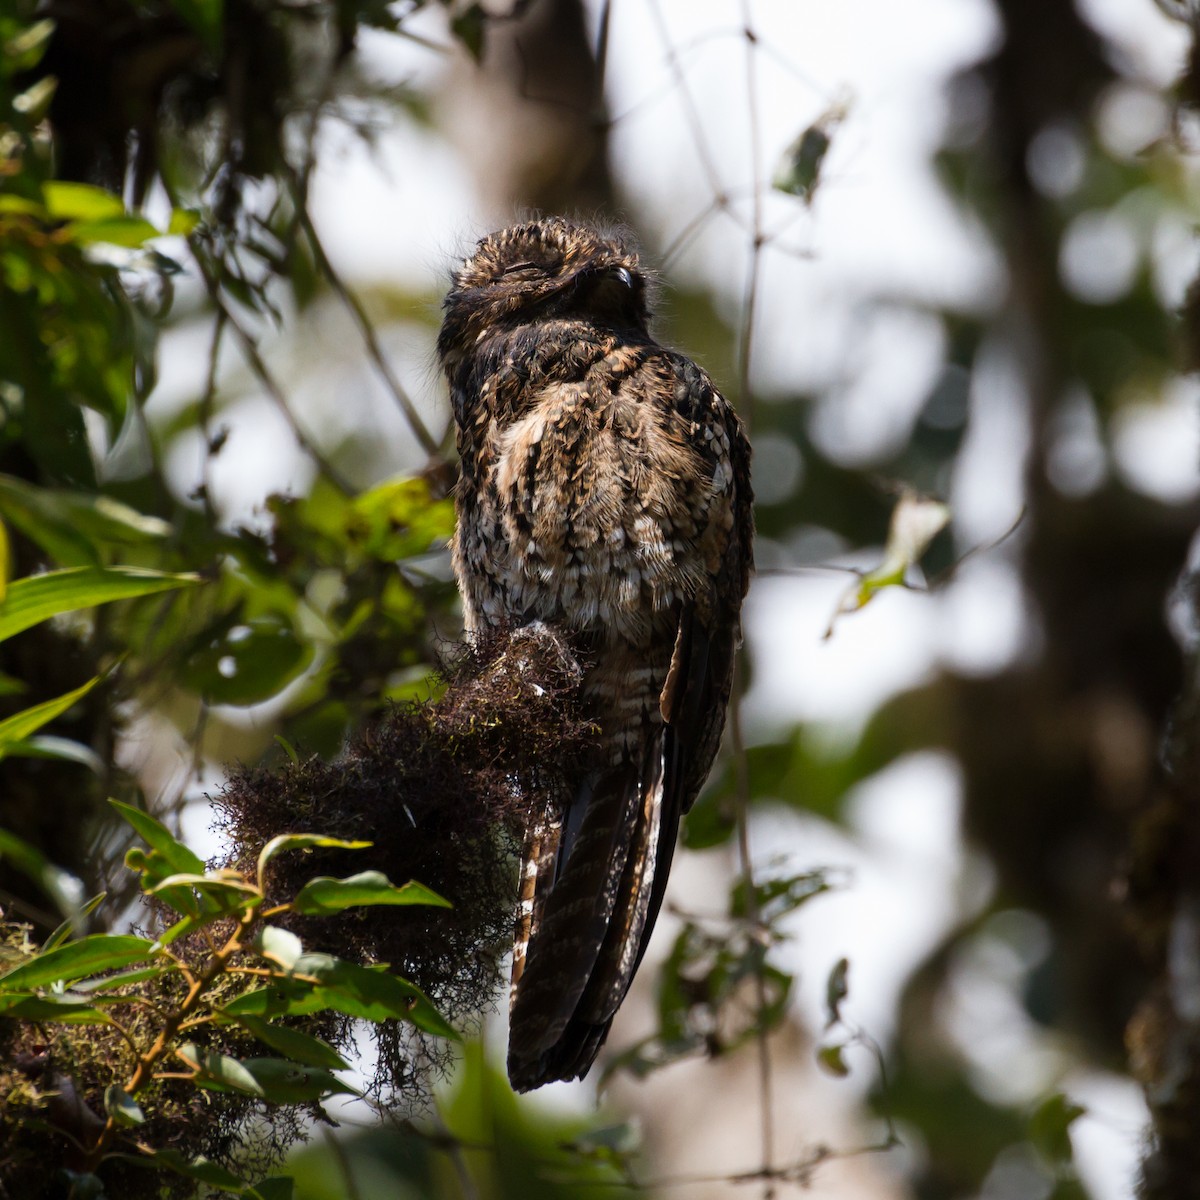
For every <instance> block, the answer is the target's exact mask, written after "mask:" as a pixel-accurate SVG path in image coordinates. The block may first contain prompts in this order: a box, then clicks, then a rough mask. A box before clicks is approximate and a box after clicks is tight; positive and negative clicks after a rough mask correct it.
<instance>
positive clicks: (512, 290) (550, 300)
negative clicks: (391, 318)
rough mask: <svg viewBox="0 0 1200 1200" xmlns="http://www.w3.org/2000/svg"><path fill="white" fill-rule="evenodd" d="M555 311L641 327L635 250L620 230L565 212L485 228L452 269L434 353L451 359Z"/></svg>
mask: <svg viewBox="0 0 1200 1200" xmlns="http://www.w3.org/2000/svg"><path fill="white" fill-rule="evenodd" d="M554 318H575V319H582V320H589V321H593V322H597V323H605V324H610V325H615V326H617V327H619V328H633V329H638V330H644V329H645V327H646V321H647V310H646V278H645V275H644V274H643V272H642V270H641V265H640V263H639V261H638V256H637V252H636V251H635V250H633V248H632V247H631V246H629V245H628V244H627V243H626V242H625V241H624V240H623V239H622V238H620V237H619V236H615V235H612V234H606V233H601V232H600V231H598V230H596V229H594V228H592V227H591V226H589V225H584V224H580V223H578V222H574V221H568V220H566V219H565V218H563V217H542V218H539V219H538V220H536V221H528V222H525V223H524V224H520V225H511V226H509V227H508V228H507V229H501V230H499V231H498V232H496V233H492V234H489V235H488V236H487V237H485V238H482V239H480V241H479V243H478V245H476V247H475V252H474V253H473V254H472V255H471V256H470V257H469V258H467V259H466V260H465V261H464V262H463V264H462V265H461V266H460V267H459V269H458V270H457V271H455V273H454V280H453V285H452V287H451V289H450V292H449V294H448V295H447V296H446V302H445V319H444V321H443V324H442V332H441V336H440V337H439V338H438V353H439V355H440V356H441V358H442V361H443V363H445V364H446V365H447V366H449V365H451V364H452V363H453V362H454V361H455V360H456V359H460V358H462V357H463V356H464V355H465V354H467V353H468V352H469V351H470V349H471V348H472V347H473V346H474V345H475V344H476V343H477V342H478V341H479V340H480V339H481V338H482V337H484V336H486V335H487V334H488V333H490V332H493V331H499V330H502V329H504V328H506V327H507V328H511V327H512V326H514V325H523V324H527V323H530V322H534V321H540V320H548V319H554Z"/></svg>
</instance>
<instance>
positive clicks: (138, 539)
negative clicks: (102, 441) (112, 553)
mask: <svg viewBox="0 0 1200 1200" xmlns="http://www.w3.org/2000/svg"><path fill="white" fill-rule="evenodd" d="M0 513H3V514H4V516H5V517H7V518H8V520H9V521H10V522H11V523H12V524H13V525H14V526H15V527H16V528H17V529H19V530H20V531H21V532H22V533H23V534H25V536H26V537H28V538H29V539H30V540H31V541H34V542H36V543H37V544H38V545H39V546H41V548H42V549H43V550H45V551H46V553H47V554H49V555H50V556H51V557H52V558H54V559H55V560H56V561H57V562H58V563H60V564H61V565H62V566H67V567H76V566H80V567H82V566H96V567H98V566H100V565H101V562H100V552H99V549H98V545H97V544H98V543H112V544H116V545H121V546H125V545H134V546H136V545H145V544H147V543H152V542H156V541H161V540H162V539H163V538H165V537H168V536H169V535H170V534H171V532H172V526H171V524H170V522H168V521H164V520H162V519H161V518H160V517H154V516H148V515H147V514H145V513H140V512H138V511H137V509H135V508H131V507H130V506H129V505H128V504H123V503H121V502H120V501H119V500H115V499H113V497H111V496H99V495H96V494H95V493H92V492H77V491H72V490H71V489H69V488H51V487H45V486H38V485H34V484H31V483H29V482H28V481H27V480H24V479H18V478H16V477H14V476H12V475H3V474H0Z"/></svg>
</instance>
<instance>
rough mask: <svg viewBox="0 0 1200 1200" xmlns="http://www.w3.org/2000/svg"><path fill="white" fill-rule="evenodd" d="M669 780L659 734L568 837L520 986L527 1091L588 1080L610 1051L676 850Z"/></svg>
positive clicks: (596, 793)
mask: <svg viewBox="0 0 1200 1200" xmlns="http://www.w3.org/2000/svg"><path fill="white" fill-rule="evenodd" d="M665 782H666V781H665V778H664V758H663V738H662V731H661V730H659V731H657V732H656V733H655V734H654V735H653V736H652V737H651V738H650V746H649V747H648V748H647V753H646V755H645V757H644V759H643V761H642V762H641V763H634V762H628V763H624V764H622V765H621V766H619V767H616V768H613V769H611V770H609V771H607V772H605V773H604V774H603V775H601V776H600V778H599V779H597V780H595V781H594V783H593V782H591V781H589V785H587V786H585V788H581V793H582V794H583V796H584V797H585V799H584V803H586V810H585V812H584V814H583V817H582V820H581V821H580V823H579V828H578V833H577V834H576V836H575V837H574V838H573V839H570V840H571V841H572V843H573V844H570V845H568V844H567V842H568V839H567V838H566V837H564V839H563V843H564V844H563V846H562V851H563V861H562V864H561V867H560V870H559V874H558V879H557V880H556V881H555V883H554V885H553V887H552V889H551V891H550V895H549V897H547V898H546V900H545V901H544V904H543V906H542V908H541V912H540V914H539V916H540V919H539V920H538V921H537V923H536V925H535V927H534V929H533V933H532V936H531V938H530V940H529V945H528V953H527V957H526V960H525V965H524V971H523V973H522V974H521V975H520V977H519V980H518V982H517V983H516V985H515V986H514V991H513V998H512V1008H511V1018H510V1032H509V1050H508V1073H509V1079H510V1080H511V1082H512V1085H513V1087H514V1088H516V1089H517V1090H518V1091H527V1090H529V1089H530V1088H535V1087H540V1086H541V1085H542V1084H544V1083H548V1082H550V1081H552V1080H556V1079H573V1078H576V1077H578V1076H581V1075H583V1074H584V1073H585V1072H586V1071H587V1069H588V1068H589V1067H590V1066H591V1064H592V1062H593V1060H594V1059H595V1057H596V1054H597V1053H598V1052H599V1050H600V1047H601V1045H603V1043H604V1039H605V1037H606V1036H607V1034H608V1029H609V1026H610V1025H611V1024H612V1019H613V1016H614V1015H615V1014H616V1011H617V1009H618V1007H619V1006H620V1004H621V1001H622V1000H623V999H624V998H625V993H626V992H627V991H628V990H629V985H630V983H631V981H632V979H633V975H634V972H635V971H636V970H637V965H638V963H639V962H640V961H641V957H642V954H643V952H644V950H645V945H646V942H647V941H648V940H649V937H650V933H651V930H652V928H653V925H654V918H655V916H656V915H657V912H658V908H659V905H660V904H661V889H662V886H663V884H664V883H665V875H666V871H667V869H668V868H669V866H670V860H671V855H672V852H673V850H674V845H675V837H676V834H677V832H678V826H679V813H678V807H677V806H674V805H671V804H670V803H666V804H664V799H665V797H664V785H665ZM589 792H590V794H588V793H589ZM568 824H570V822H568ZM540 885H541V881H540V879H539V886H540ZM656 885H657V886H656ZM535 911H536V905H535Z"/></svg>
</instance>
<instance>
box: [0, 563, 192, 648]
mask: <svg viewBox="0 0 1200 1200" xmlns="http://www.w3.org/2000/svg"><path fill="white" fill-rule="evenodd" d="M200 582H201V580H200V576H199V575H179V574H174V575H173V574H168V573H166V572H163V571H147V570H142V569H141V568H139V567H68V568H67V569H66V570H63V571H47V572H46V573H45V574H44V575H33V576H30V577H29V578H27V579H18V580H17V581H16V582H15V583H11V584H9V586H8V594H7V595H6V596H5V598H4V602H3V604H0V641H3V640H4V639H5V638H10V637H12V636H13V635H14V634H17V633H20V632H21V631H22V630H25V629H28V628H30V626H32V625H37V624H38V623H39V622H41V621H45V620H47V619H48V618H50V617H53V616H57V615H58V614H59V613H65V612H73V611H75V610H76V609H80V608H92V607H94V606H95V605H97V604H107V603H109V602H110V601H112V600H129V599H132V598H133V597H135V596H149V595H152V594H153V593H155V592H166V591H170V590H171V589H173V588H181V587H191V586H192V585H194V584H197V583H200Z"/></svg>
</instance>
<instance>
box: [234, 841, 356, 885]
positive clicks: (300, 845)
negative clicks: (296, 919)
mask: <svg viewBox="0 0 1200 1200" xmlns="http://www.w3.org/2000/svg"><path fill="white" fill-rule="evenodd" d="M371 844H372V843H370V842H348V841H346V840H345V839H344V838H335V837H327V836H326V835H325V834H323V833H281V834H280V835H279V836H278V837H273V838H272V839H271V840H270V841H269V842H268V843H267V844H266V845H265V846H264V847H263V848H262V850H261V851H260V852H259V855H258V881H259V885H260V886H261V884H262V878H263V870H264V868H265V867H266V865H267V863H269V862H270V861H271V859H273V858H274V857H275V856H276V855H277V854H282V853H283V852H284V851H285V850H309V849H312V848H313V847H315V846H323V847H327V848H329V849H333V850H365V849H366V848H367V847H368V846H370V845H371Z"/></svg>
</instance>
